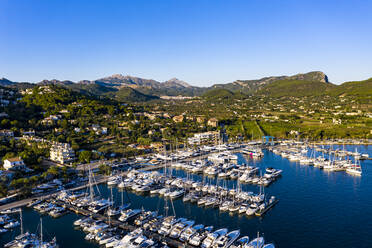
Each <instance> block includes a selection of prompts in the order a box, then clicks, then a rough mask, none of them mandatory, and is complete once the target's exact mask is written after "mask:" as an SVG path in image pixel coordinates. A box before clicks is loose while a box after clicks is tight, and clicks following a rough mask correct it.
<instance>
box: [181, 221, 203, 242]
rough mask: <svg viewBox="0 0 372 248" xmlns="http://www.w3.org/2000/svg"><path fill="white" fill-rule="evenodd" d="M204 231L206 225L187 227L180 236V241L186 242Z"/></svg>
mask: <svg viewBox="0 0 372 248" xmlns="http://www.w3.org/2000/svg"><path fill="white" fill-rule="evenodd" d="M203 229H204V225H202V224H200V225H196V226H193V227H191V226H189V227H187V228H186V229H185V230H184V231H183V232H182V233H181V235H180V237H179V240H181V241H182V242H186V241H188V240H189V239H190V237H191V236H193V235H194V234H195V233H197V232H201V231H202V230H203Z"/></svg>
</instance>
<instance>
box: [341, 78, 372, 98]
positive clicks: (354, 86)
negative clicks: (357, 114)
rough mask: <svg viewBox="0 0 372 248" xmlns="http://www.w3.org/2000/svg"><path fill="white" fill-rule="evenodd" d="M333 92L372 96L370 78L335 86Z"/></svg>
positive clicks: (371, 79) (371, 81) (371, 80)
mask: <svg viewBox="0 0 372 248" xmlns="http://www.w3.org/2000/svg"><path fill="white" fill-rule="evenodd" d="M335 93H337V94H346V95H356V96H367V97H372V78H370V79H367V80H364V81H353V82H346V83H343V84H341V85H339V86H338V87H337V89H336V90H335Z"/></svg>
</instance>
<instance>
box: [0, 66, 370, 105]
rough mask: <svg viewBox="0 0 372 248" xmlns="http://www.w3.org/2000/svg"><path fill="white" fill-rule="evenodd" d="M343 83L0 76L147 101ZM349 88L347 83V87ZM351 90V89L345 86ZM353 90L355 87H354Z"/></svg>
mask: <svg viewBox="0 0 372 248" xmlns="http://www.w3.org/2000/svg"><path fill="white" fill-rule="evenodd" d="M345 84H350V83H344V84H342V85H339V86H338V85H334V84H332V83H330V82H329V81H328V77H327V75H325V74H324V73H323V72H320V71H313V72H308V73H304V74H296V75H292V76H272V77H264V78H261V79H256V80H236V81H234V82H232V83H226V84H215V85H212V86H211V87H197V86H192V85H190V84H188V83H186V82H184V81H181V80H179V79H177V78H172V79H170V80H168V81H165V82H159V81H156V80H153V79H144V78H139V77H133V76H124V75H121V74H114V75H112V76H109V77H104V78H100V79H97V80H93V81H90V80H82V81H79V82H72V81H67V80H66V81H60V80H56V79H53V80H43V81H41V82H39V83H36V84H31V83H17V82H12V81H10V80H8V79H6V78H2V79H0V85H2V86H8V87H17V88H28V87H34V86H35V85H59V86H63V87H67V88H70V89H72V90H74V91H77V92H80V93H83V94H88V95H96V96H108V97H112V98H116V99H118V100H126V101H147V100H153V99H157V98H159V97H160V96H164V95H166V96H179V95H181V96H204V95H207V96H208V97H213V96H214V95H224V96H229V97H235V96H236V95H238V96H239V97H242V95H252V94H253V95H254V94H265V95H267V94H271V95H273V96H285V95H292V94H296V95H309V94H325V93H329V94H331V93H332V92H333V91H335V90H336V89H337V91H338V92H342V90H341V89H342V88H343V87H344V85H345ZM353 85H354V86H353V87H352V88H353V89H354V88H355V87H357V88H358V89H359V88H360V87H362V88H364V87H367V88H366V89H367V91H368V89H369V86H370V80H366V81H361V82H359V83H358V85H357V86H355V82H354V84H353ZM349 88H350V87H349ZM349 90H352V89H349ZM354 92H355V90H354Z"/></svg>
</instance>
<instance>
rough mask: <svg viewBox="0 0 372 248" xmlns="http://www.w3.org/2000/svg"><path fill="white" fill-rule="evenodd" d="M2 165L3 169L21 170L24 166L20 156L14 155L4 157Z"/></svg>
mask: <svg viewBox="0 0 372 248" xmlns="http://www.w3.org/2000/svg"><path fill="white" fill-rule="evenodd" d="M3 167H4V169H5V170H23V169H25V168H26V165H25V163H24V162H23V160H22V159H21V158H19V157H15V158H8V159H5V160H4V164H3Z"/></svg>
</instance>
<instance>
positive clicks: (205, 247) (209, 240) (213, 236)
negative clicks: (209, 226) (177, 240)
mask: <svg viewBox="0 0 372 248" xmlns="http://www.w3.org/2000/svg"><path fill="white" fill-rule="evenodd" d="M226 233H227V229H226V228H222V229H218V230H217V231H214V232H213V233H209V234H208V235H207V237H206V238H205V239H204V240H203V242H202V244H201V246H200V247H201V248H209V247H212V245H213V243H214V242H215V240H217V239H218V238H219V237H220V236H224V235H226Z"/></svg>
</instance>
